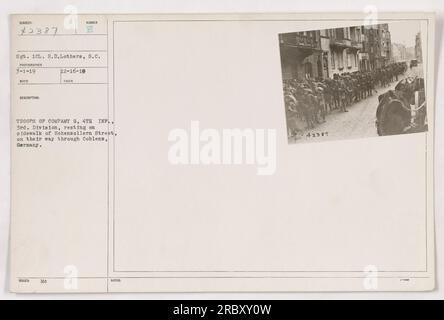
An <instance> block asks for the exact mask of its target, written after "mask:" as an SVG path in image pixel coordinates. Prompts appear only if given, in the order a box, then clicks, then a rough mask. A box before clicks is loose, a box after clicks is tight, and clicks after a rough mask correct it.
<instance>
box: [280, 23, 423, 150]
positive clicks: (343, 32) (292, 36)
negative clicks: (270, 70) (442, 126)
mask: <svg viewBox="0 0 444 320" xmlns="http://www.w3.org/2000/svg"><path fill="white" fill-rule="evenodd" d="M279 42H280V53H281V66H282V78H283V93H284V101H285V112H286V120H287V133H288V141H289V143H299V142H312V141H323V140H340V139H352V138H361V137H376V136H383V135H394V134H404V133H414V132H423V131H426V130H427V117H426V104H425V90H424V71H423V59H422V49H421V33H420V25H419V23H418V24H417V25H415V23H413V24H412V23H411V22H409V24H406V23H403V22H394V23H390V24H378V25H368V26H357V27H344V28H336V29H328V30H317V31H306V32H294V33H285V34H280V35H279Z"/></svg>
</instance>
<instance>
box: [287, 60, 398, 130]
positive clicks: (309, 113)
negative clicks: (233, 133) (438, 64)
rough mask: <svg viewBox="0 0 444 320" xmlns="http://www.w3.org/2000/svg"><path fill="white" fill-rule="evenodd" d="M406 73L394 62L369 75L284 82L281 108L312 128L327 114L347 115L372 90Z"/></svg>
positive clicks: (396, 79)
mask: <svg viewBox="0 0 444 320" xmlns="http://www.w3.org/2000/svg"><path fill="white" fill-rule="evenodd" d="M406 70H407V64H406V63H405V62H397V63H392V64H389V65H387V66H385V67H382V68H378V69H375V70H372V71H356V72H353V73H343V74H341V75H339V74H335V75H334V77H333V79H330V78H328V79H323V80H319V79H303V80H301V79H291V80H284V97H285V106H286V109H287V112H291V113H296V115H297V116H298V117H299V118H301V119H303V120H305V122H306V124H307V128H314V126H315V125H316V124H319V123H321V121H322V122H325V121H326V120H325V118H326V115H327V114H328V113H330V112H332V111H333V110H339V111H342V112H348V110H347V108H348V107H349V106H351V105H352V104H353V103H356V102H358V101H360V100H362V99H366V98H368V97H370V96H372V95H373V92H374V91H376V90H375V87H376V86H380V87H382V88H384V87H387V86H388V85H390V83H392V82H393V81H398V77H399V76H400V75H402V74H404V73H405V71H406Z"/></svg>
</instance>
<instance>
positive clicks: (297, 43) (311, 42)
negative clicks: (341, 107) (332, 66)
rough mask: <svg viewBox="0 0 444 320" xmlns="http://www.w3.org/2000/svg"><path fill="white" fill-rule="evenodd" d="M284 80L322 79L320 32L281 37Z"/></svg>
mask: <svg viewBox="0 0 444 320" xmlns="http://www.w3.org/2000/svg"><path fill="white" fill-rule="evenodd" d="M279 45H280V50H281V66H282V74H283V78H284V80H287V79H303V78H305V79H307V78H322V77H323V73H322V69H323V67H322V50H321V41H320V31H305V32H293V33H285V34H280V35H279Z"/></svg>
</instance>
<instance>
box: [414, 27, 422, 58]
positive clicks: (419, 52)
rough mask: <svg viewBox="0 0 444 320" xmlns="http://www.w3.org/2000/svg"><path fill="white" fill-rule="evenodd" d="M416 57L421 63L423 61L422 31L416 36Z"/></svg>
mask: <svg viewBox="0 0 444 320" xmlns="http://www.w3.org/2000/svg"><path fill="white" fill-rule="evenodd" d="M415 57H416V59H417V60H418V62H419V63H422V47H421V33H420V32H418V33H417V34H416V37H415Z"/></svg>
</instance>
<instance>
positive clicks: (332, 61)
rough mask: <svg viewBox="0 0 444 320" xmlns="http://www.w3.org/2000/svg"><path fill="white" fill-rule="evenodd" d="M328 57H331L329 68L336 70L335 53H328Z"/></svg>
mask: <svg viewBox="0 0 444 320" xmlns="http://www.w3.org/2000/svg"><path fill="white" fill-rule="evenodd" d="M330 57H331V68H332V69H335V68H336V64H335V53H334V52H331V53H330Z"/></svg>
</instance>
